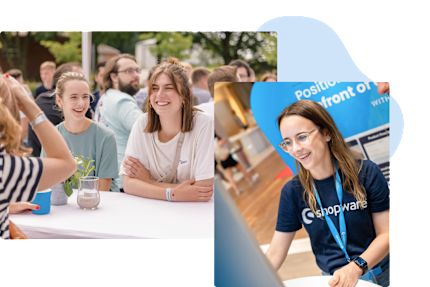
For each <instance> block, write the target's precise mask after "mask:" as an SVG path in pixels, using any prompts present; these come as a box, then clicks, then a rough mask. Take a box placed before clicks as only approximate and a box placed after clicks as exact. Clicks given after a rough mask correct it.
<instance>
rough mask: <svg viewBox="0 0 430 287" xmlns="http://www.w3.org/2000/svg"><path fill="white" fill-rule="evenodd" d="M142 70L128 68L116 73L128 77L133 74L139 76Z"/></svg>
mask: <svg viewBox="0 0 430 287" xmlns="http://www.w3.org/2000/svg"><path fill="white" fill-rule="evenodd" d="M141 71H142V70H141V69H140V68H128V69H125V70H122V71H118V72H117V73H126V74H128V75H132V74H133V73H136V74H140V72H141Z"/></svg>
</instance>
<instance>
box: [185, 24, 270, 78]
mask: <svg viewBox="0 0 430 287" xmlns="http://www.w3.org/2000/svg"><path fill="white" fill-rule="evenodd" d="M190 34H191V35H194V36H193V42H194V43H198V44H200V45H201V46H202V47H203V48H204V49H205V50H208V51H210V52H211V53H212V54H213V55H214V56H215V55H220V56H221V57H222V59H223V61H224V64H225V65H227V64H228V63H230V62H231V61H232V60H234V59H244V60H245V61H247V62H248V63H249V64H250V65H251V67H252V68H253V69H254V70H255V72H256V73H257V74H259V73H262V72H265V71H267V70H273V69H276V34H275V33H271V32H198V33H190Z"/></svg>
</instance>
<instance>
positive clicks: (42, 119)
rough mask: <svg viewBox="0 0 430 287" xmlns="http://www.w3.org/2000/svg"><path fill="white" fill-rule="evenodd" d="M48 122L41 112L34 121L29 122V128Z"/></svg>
mask: <svg viewBox="0 0 430 287" xmlns="http://www.w3.org/2000/svg"><path fill="white" fill-rule="evenodd" d="M46 120H48V118H47V117H46V115H45V113H44V112H41V113H40V114H39V115H38V116H37V117H36V118H35V119H34V120H32V121H31V122H30V125H31V127H33V128H34V127H35V126H37V125H38V124H41V123H43V122H44V121H46Z"/></svg>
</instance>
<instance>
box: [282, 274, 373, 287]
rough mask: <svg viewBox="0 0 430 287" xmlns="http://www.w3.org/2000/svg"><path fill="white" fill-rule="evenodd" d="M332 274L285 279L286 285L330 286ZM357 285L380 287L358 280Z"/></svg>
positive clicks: (358, 286) (296, 286)
mask: <svg viewBox="0 0 430 287" xmlns="http://www.w3.org/2000/svg"><path fill="white" fill-rule="evenodd" d="M331 277H332V276H310V277H302V278H296V279H291V280H287V281H284V286H285V287H328V286H329V285H328V281H329V280H330V278H331ZM355 287H379V285H376V284H373V283H370V282H367V281H363V280H358V282H357V285H355Z"/></svg>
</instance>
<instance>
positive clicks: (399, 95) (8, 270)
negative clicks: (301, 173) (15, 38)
mask: <svg viewBox="0 0 430 287" xmlns="http://www.w3.org/2000/svg"><path fill="white" fill-rule="evenodd" d="M44 2H45V3H49V4H43V3H44ZM97 2H99V3H101V4H98V5H96V4H95V3H93V1H81V0H79V1H34V2H31V3H29V4H24V2H23V1H19V2H18V1H9V2H5V1H2V4H1V6H0V11H1V13H0V14H1V17H0V30H36V31H37V30H54V31H61V30H69V31H70V30H77V31H90V30H123V31H127V30H146V31H152V30H155V31H168V30H170V31H176V30H187V31H216V30H218V31H219V30H235V31H242V30H243V31H245V30H248V31H255V30H257V29H258V28H259V27H260V26H261V25H262V24H263V23H265V22H267V21H269V20H271V19H273V18H276V17H281V16H307V17H311V18H315V19H317V20H320V21H322V22H324V23H326V24H327V25H328V26H329V27H331V28H332V29H333V31H335V32H336V33H337V34H338V36H339V38H340V39H341V40H342V41H343V43H344V45H345V47H346V49H347V50H348V51H349V54H350V56H351V58H352V59H353V61H354V62H355V64H356V65H357V67H358V68H359V69H360V70H361V71H362V72H363V73H364V74H365V75H367V76H368V77H369V78H371V79H373V80H375V81H389V82H390V83H391V96H392V97H394V98H395V99H396V100H397V101H398V103H399V105H400V107H401V109H402V112H403V116H404V133H403V137H402V141H401V144H400V146H399V148H398V150H397V151H396V153H395V155H394V156H393V157H392V158H391V171H390V173H391V176H390V178H391V225H390V226H391V283H392V284H391V286H425V285H427V284H428V283H426V281H427V277H428V266H429V264H428V258H429V255H430V252H429V243H430V242H429V240H428V237H427V236H428V232H427V230H428V229H429V228H428V227H429V223H428V220H427V219H428V211H427V210H428V205H429V194H430V189H429V188H428V187H427V184H426V183H427V182H426V180H425V179H426V178H428V173H429V168H428V165H427V164H428V162H429V154H428V152H427V149H428V140H427V139H428V138H429V137H428V134H429V130H430V128H429V122H430V120H429V118H428V115H429V114H430V113H429V111H428V109H429V108H428V106H429V105H428V104H429V99H430V93H429V90H428V87H427V86H428V85H429V76H430V73H429V69H430V61H429V60H430V57H429V54H428V53H430V45H429V38H430V31H429V30H430V29H429V28H428V27H430V23H429V22H430V20H429V17H428V11H429V9H428V8H427V6H426V5H424V3H425V1H422V2H418V1H403V2H402V4H400V3H399V2H394V1H355V2H354V3H352V1H351V2H347V1H285V0H284V1H270V0H265V1H260V2H251V1H241V2H239V1H231V0H229V1H224V0H223V1H181V0H177V1H175V2H173V1H172V2H173V3H169V1H142V2H141V3H140V4H138V2H137V1H125V0H121V1H97ZM393 2H394V3H393ZM280 3H282V4H280ZM5 5H6V6H7V8H6V7H5ZM279 52H281V51H279ZM279 64H282V63H279ZM212 248H213V242H212V241H210V240H208V241H204V240H197V241H196V240H182V241H181V240H175V241H173V240H171V241H156V240H132V241H129V240H127V241H125V240H123V241H111V240H104V241H76V240H75V241H65V242H64V241H52V240H51V241H43V242H39V241H37V242H35V241H27V242H7V243H5V242H0V267H1V268H0V275H1V277H2V279H1V280H2V284H1V285H3V283H5V282H4V280H5V279H7V280H10V282H19V284H18V285H16V286H24V285H27V286H53V285H51V284H48V283H52V282H58V283H62V284H61V285H62V286H72V285H73V286H79V285H77V283H83V284H82V285H80V286H90V284H88V283H85V284H84V282H85V280H89V281H90V282H94V283H96V282H97V283H96V284H95V285H94V286H101V285H102V284H103V283H105V284H107V286H112V285H114V286H116V285H118V286H119V285H121V286H211V285H212V284H213V283H212V280H213V274H212V272H211V270H212V268H213V261H212V256H213V253H212ZM81 250H82V251H81ZM182 275H185V276H186V278H187V279H186V280H185V278H184V277H183V276H182ZM90 276H92V277H90ZM94 276H95V277H94ZM83 278H85V280H84V279H83ZM149 282H150V283H149ZM175 282H176V284H175ZM185 282H186V283H185ZM24 283H25V284H24Z"/></svg>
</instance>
